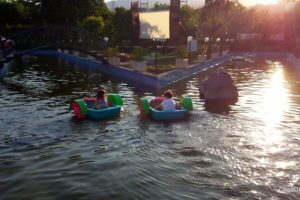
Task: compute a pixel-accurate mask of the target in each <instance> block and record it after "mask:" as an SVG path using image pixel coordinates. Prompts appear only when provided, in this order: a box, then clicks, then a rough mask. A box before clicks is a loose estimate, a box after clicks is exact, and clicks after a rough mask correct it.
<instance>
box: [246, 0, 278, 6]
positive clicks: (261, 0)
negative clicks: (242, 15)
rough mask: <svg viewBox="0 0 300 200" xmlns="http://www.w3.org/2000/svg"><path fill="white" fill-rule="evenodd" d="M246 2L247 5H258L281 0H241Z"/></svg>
mask: <svg viewBox="0 0 300 200" xmlns="http://www.w3.org/2000/svg"><path fill="white" fill-rule="evenodd" d="M241 2H244V3H245V4H246V5H252V6H253V5H256V4H264V5H269V4H276V3H278V2H279V0H244V1H241Z"/></svg>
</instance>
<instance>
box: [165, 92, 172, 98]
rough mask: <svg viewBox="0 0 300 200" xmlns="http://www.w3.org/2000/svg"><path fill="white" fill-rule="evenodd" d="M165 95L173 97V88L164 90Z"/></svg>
mask: <svg viewBox="0 0 300 200" xmlns="http://www.w3.org/2000/svg"><path fill="white" fill-rule="evenodd" d="M164 97H165V98H168V99H171V98H172V97H173V93H172V92H171V90H167V91H165V92H164Z"/></svg>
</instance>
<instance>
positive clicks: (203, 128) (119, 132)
mask: <svg viewBox="0 0 300 200" xmlns="http://www.w3.org/2000/svg"><path fill="white" fill-rule="evenodd" d="M215 70H226V71H227V72H229V73H230V74H231V75H232V77H233V80H234V81H235V82H236V84H237V87H238V89H239V94H240V97H239V100H238V102H237V103H236V104H235V105H232V106H230V107H228V108H225V109H224V108H221V109H213V110H211V109H209V108H206V107H205V105H204V103H203V101H202V100H200V99H199V93H198V84H199V82H200V80H203V79H204V77H205V75H206V74H208V73H211V72H212V71H215ZM299 86H300V78H299V72H298V71H297V70H295V69H293V68H291V67H288V65H286V64H282V63H280V62H275V61H272V62H271V61H267V62H266V60H260V61H258V62H257V63H256V64H251V65H248V66H243V67H240V66H221V67H220V68H218V69H211V70H209V71H207V72H205V73H202V74H201V75H199V76H195V77H192V78H190V79H189V80H186V81H183V82H180V83H178V84H176V85H174V86H172V87H171V89H172V88H176V89H177V91H176V93H177V95H181V94H188V95H189V96H190V97H191V98H192V99H193V102H194V106H195V110H194V111H193V115H192V116H191V118H189V119H188V120H185V121H181V122H176V123H175V122H174V123H160V122H154V121H151V120H143V119H140V118H139V117H138V109H137V106H136V101H137V99H138V98H139V97H142V96H146V97H149V98H150V97H154V96H155V95H157V93H161V92H155V93H154V92H153V91H148V90H147V89H144V90H141V89H137V88H135V87H134V86H133V85H128V84H126V83H124V82H122V81H118V80H116V81H110V77H107V76H104V75H101V74H96V73H95V72H94V71H93V70H89V69H83V68H81V67H79V66H74V65H70V64H68V63H67V62H65V61H63V60H58V59H55V58H49V57H39V58H35V57H32V58H26V59H23V60H16V61H15V62H14V63H12V64H11V65H10V66H9V67H8V74H7V75H6V77H4V80H3V82H2V83H0V89H1V95H0V96H1V98H0V109H1V114H0V127H1V129H0V199H253V198H257V199H299V198H300V191H299V190H300V188H299V187H300V172H299V158H300V145H299V144H300V136H299V132H300V115H299V112H300V87H299ZM99 87H102V88H105V89H106V90H107V91H111V92H117V93H119V94H121V96H122V97H123V100H124V103H125V105H124V112H122V114H121V116H120V117H119V118H116V119H113V120H107V121H93V120H84V121H78V120H76V119H74V118H72V115H71V112H70V110H69V103H70V102H71V100H72V99H74V98H78V97H83V96H89V95H95V91H96V90H97V88H99Z"/></svg>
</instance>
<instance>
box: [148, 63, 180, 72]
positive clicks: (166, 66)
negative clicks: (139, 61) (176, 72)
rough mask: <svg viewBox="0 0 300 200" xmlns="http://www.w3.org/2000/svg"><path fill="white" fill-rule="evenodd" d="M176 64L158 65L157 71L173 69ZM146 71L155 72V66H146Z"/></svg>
mask: <svg viewBox="0 0 300 200" xmlns="http://www.w3.org/2000/svg"><path fill="white" fill-rule="evenodd" d="M175 68H176V66H175V65H173V64H165V65H159V66H158V67H157V73H163V72H167V71H170V70H173V69H175ZM147 71H148V72H151V73H156V67H155V66H151V65H150V66H147Z"/></svg>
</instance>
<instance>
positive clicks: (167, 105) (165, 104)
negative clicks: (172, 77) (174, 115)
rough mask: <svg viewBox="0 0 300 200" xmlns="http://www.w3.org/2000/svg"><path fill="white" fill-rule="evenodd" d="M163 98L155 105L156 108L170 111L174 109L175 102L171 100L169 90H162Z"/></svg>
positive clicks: (171, 96) (171, 95)
mask: <svg viewBox="0 0 300 200" xmlns="http://www.w3.org/2000/svg"><path fill="white" fill-rule="evenodd" d="M164 97H165V100H163V101H162V102H161V104H160V105H159V106H158V107H157V109H158V110H164V111H171V110H175V107H176V102H175V101H174V100H173V93H172V92H171V91H170V90H167V91H165V92H164Z"/></svg>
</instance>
